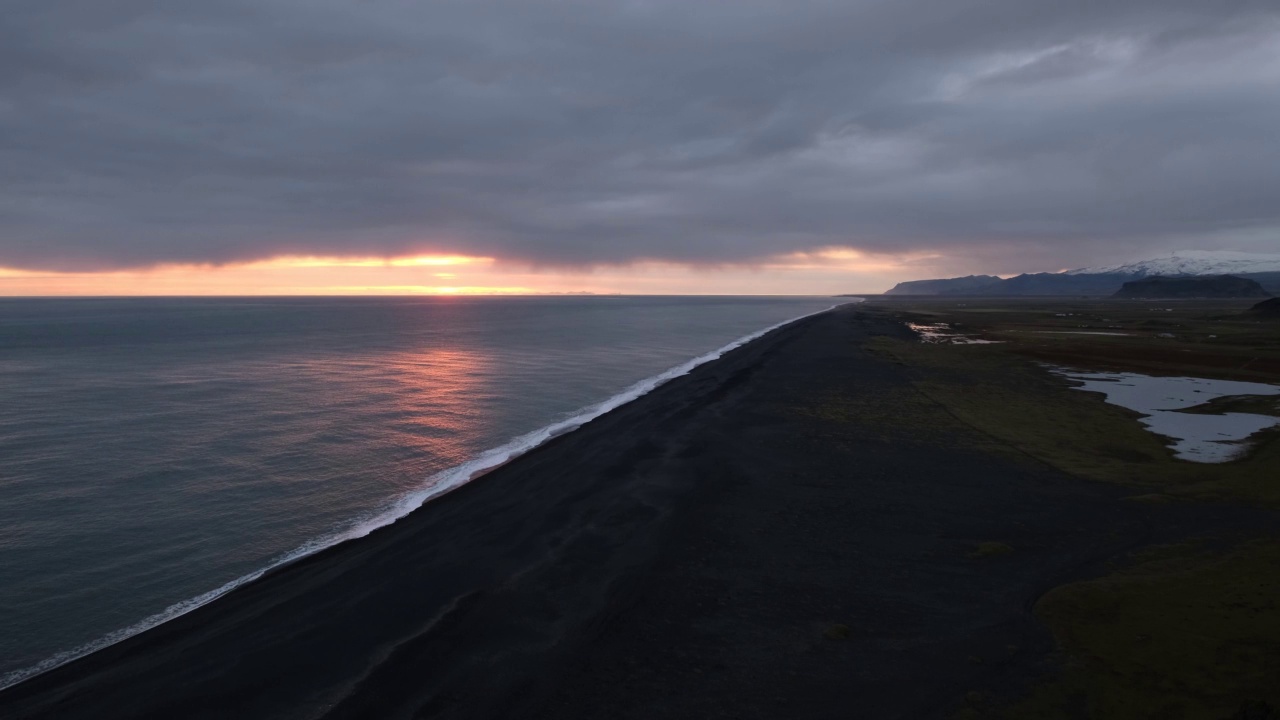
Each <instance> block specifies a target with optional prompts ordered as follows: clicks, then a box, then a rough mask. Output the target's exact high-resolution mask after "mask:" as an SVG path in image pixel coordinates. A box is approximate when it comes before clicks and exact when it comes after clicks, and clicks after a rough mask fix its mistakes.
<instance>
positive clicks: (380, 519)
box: [0, 300, 859, 690]
mask: <svg viewBox="0 0 1280 720" xmlns="http://www.w3.org/2000/svg"><path fill="white" fill-rule="evenodd" d="M858 301H859V300H853V302H858ZM836 307H839V304H837V305H832V306H831V307H828V308H825V309H823V310H818V311H816V312H812V313H807V314H805V315H801V316H799V317H794V318H791V319H790V320H784V321H783V322H780V323H777V324H776V325H771V326H769V327H767V328H765V329H763V330H759V331H756V332H754V333H751V334H750V335H745V336H743V337H741V338H738V339H737V340H734V341H733V342H731V343H729V344H727V345H725V346H723V347H721V348H719V349H717V350H712V351H711V352H709V353H706V354H703V355H699V356H698V357H695V358H693V359H692V360H688V361H686V362H684V363H681V364H680V365H677V366H675V367H673V368H671V369H669V370H667V371H665V372H662V373H659V374H657V375H654V376H652V377H649V378H646V379H644V380H641V381H640V382H637V383H635V384H634V385H631V386H630V387H628V388H626V389H625V390H623V391H622V392H620V393H618V394H616V395H614V396H612V397H610V398H608V399H606V400H603V401H601V402H599V403H596V404H594V405H588V406H586V407H584V408H582V409H580V410H578V411H576V412H575V413H573V414H572V415H571V416H569V417H567V418H565V419H563V420H560V421H558V422H555V423H552V424H550V425H546V426H544V427H542V428H539V429H537V430H534V431H533V432H530V433H526V434H524V435H521V436H519V437H516V438H514V439H512V440H509V441H508V442H506V443H504V444H502V445H500V446H498V447H495V448H492V449H489V450H486V451H484V452H482V453H480V454H479V455H478V456H476V457H474V458H472V459H471V460H468V461H467V462H465V463H462V464H460V465H455V466H453V467H451V468H448V469H446V470H442V471H440V472H438V473H435V474H433V475H431V476H430V477H428V478H427V479H426V481H425V482H424V483H423V485H422V487H421V488H419V489H417V490H415V491H412V492H410V493H407V494H405V495H402V496H401V497H400V498H398V499H397V500H395V501H394V502H393V503H391V504H389V505H388V506H386V507H384V508H383V509H382V510H380V511H378V512H376V513H375V514H373V515H371V516H369V517H367V518H363V519H359V520H356V521H354V522H352V523H351V525H349V526H348V527H347V528H345V529H343V530H341V531H339V532H336V533H332V534H329V535H325V536H322V537H319V538H316V539H314V540H311V541H308V542H306V543H304V544H303V545H301V546H299V547H297V548H295V549H294V550H291V551H289V552H286V553H284V554H282V555H280V556H278V557H276V558H275V559H274V560H272V561H271V562H269V563H268V564H267V565H265V566H264V567H262V568H260V569H258V570H254V571H253V572H251V573H248V574H246V575H242V576H240V577H238V578H236V579H235V580H232V581H230V582H228V583H226V584H224V585H222V586H220V587H218V588H215V589H213V590H210V591H208V592H205V593H202V594H200V595H197V596H195V597H192V598H188V599H186V600H183V601H181V602H178V603H175V604H173V605H170V606H169V607H167V608H165V609H164V610H163V611H161V612H158V613H156V614H154V615H151V616H149V617H147V618H145V619H143V620H140V621H138V622H136V623H134V624H132V625H130V626H128V627H125V628H122V629H120V630H116V631H114V632H111V633H108V634H107V635H104V636H103V637H101V638H98V639H97V640H94V641H92V642H89V643H86V644H84V645H81V646H79V647H77V648H74V649H72V650H67V651H64V652H60V653H57V654H56V655H53V656H52V657H49V658H47V659H45V660H43V661H41V662H39V663H37V664H35V665H32V666H30V667H27V668H23V669H20V670H14V671H11V672H9V673H6V674H5V675H3V676H0V690H3V689H5V688H9V687H12V686H14V685H17V684H18V683H21V682H24V681H26V680H30V679H31V678H33V677H36V676H37V675H41V674H43V673H46V672H48V671H50V670H53V669H54V668H57V667H60V666H62V665H66V664H67V663H69V662H72V661H74V660H78V659H80V658H82V657H85V656H86V655H90V654H92V653H95V652H97V651H99V650H103V649H105V648H108V647H110V646H112V645H115V644H116V643H119V642H122V641H124V640H127V639H129V638H131V637H133V636H135V635H139V634H141V633H144V632H146V631H147V630H150V629H152V628H154V627H157V626H159V625H162V624H164V623H166V622H168V621H170V620H173V619H175V618H178V617H181V616H183V615H186V614H187V613H189V612H191V611H193V610H196V609H197V608H200V607H202V606H204V605H207V604H209V603H210V602H213V601H214V600H216V599H218V598H220V597H222V596H223V595H226V594H227V593H229V592H231V591H232V590H235V589H236V588H238V587H241V586H243V585H246V584H248V583H251V582H253V581H255V580H257V579H259V578H261V577H263V576H264V575H266V574H267V573H269V572H271V571H273V570H278V569H280V568H282V567H284V566H285V565H288V564H290V563H293V562H296V561H298V560H301V559H302V558H305V557H308V556H310V555H314V554H316V553H318V552H320V551H322V550H326V549H328V548H331V547H334V546H335V545H339V544H341V543H344V542H347V541H348V540H355V539H357V538H362V537H364V536H366V535H368V534H369V533H371V532H373V531H374V530H377V529H378V528H381V527H386V526H387V525H391V524H392V523H394V522H396V521H397V520H400V519H401V518H403V517H405V516H406V515H408V514H409V513H411V512H413V511H414V510H417V509H418V508H420V507H422V506H423V505H424V504H425V503H427V502H428V501H430V500H432V499H434V498H437V497H439V496H441V495H444V494H445V493H448V492H450V491H451V490H455V489H457V488H459V487H461V486H463V485H465V484H467V483H468V482H470V481H471V480H474V479H475V478H477V477H480V476H481V475H484V474H485V473H486V472H488V471H490V470H493V469H495V468H497V467H499V466H501V465H504V464H506V463H508V462H510V461H512V460H514V459H515V458H517V457H519V456H521V455H524V454H525V453H527V452H529V451H530V450H534V449H535V448H537V447H539V446H541V445H543V444H545V443H546V442H548V441H550V440H552V439H554V438H556V437H559V436H561V435H564V434H565V433H569V432H572V431H574V430H576V429H578V428H579V427H581V426H583V425H585V424H586V423H588V422H591V421H592V420H594V419H596V418H598V417H600V416H601V415H604V414H605V413H607V412H609V411H610V410H614V409H616V408H618V407H621V406H622V405H625V404H627V403H629V402H631V401H633V400H636V399H637V398H640V397H643V396H644V395H647V394H648V393H650V392H652V391H653V390H654V389H656V388H657V387H659V386H661V385H663V384H665V383H667V382H669V381H671V380H673V379H675V378H677V377H680V376H682V375H686V374H688V373H689V372H690V371H691V370H693V369H694V368H696V367H698V366H699V365H703V364H705V363H708V362H710V361H712V360H715V359H717V358H719V357H721V356H722V355H724V354H725V353H727V352H729V351H731V350H735V349H737V348H739V347H741V346H743V345H745V344H747V343H749V342H751V341H752V340H756V339H758V338H760V337H763V336H764V335H766V334H768V333H770V332H773V331H774V330H777V329H778V328H781V327H784V326H786V325H790V324H791V323H794V322H796V321H799V320H803V319H804V318H807V317H812V316H814V315H818V314H821V313H824V312H827V311H829V310H832V309H834V308H836Z"/></svg>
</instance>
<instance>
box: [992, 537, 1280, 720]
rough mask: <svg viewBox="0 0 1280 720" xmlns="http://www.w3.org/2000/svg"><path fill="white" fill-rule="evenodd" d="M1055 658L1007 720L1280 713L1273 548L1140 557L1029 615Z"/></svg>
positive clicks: (1279, 601)
mask: <svg viewBox="0 0 1280 720" xmlns="http://www.w3.org/2000/svg"><path fill="white" fill-rule="evenodd" d="M1035 611H1036V614H1037V615H1038V616H1039V617H1040V618H1041V619H1042V620H1043V621H1044V622H1045V623H1046V624H1047V625H1048V626H1049V627H1050V629H1051V630H1052V631H1053V633H1054V637H1055V639H1056V640H1057V642H1058V645H1059V647H1060V648H1061V650H1062V653H1063V655H1064V663H1063V669H1062V671H1061V674H1060V676H1059V677H1057V678H1056V679H1054V680H1053V681H1051V682H1048V683H1045V684H1043V685H1041V686H1039V687H1038V688H1036V690H1035V691H1034V692H1033V693H1032V695H1031V697H1030V698H1029V699H1027V700H1025V701H1023V702H1021V703H1020V704H1018V705H1016V706H1014V707H1012V708H1008V709H1007V712H1006V715H1007V716H1008V717H1012V718H1067V717H1073V716H1075V715H1073V714H1071V713H1069V712H1068V709H1069V708H1075V709H1076V710H1078V711H1082V712H1077V713H1076V715H1079V716H1082V717H1089V718H1096V719H1098V720H1106V719H1108V718H1117V719H1120V718H1138V717H1141V718H1171V719H1172V718H1181V719H1185V720H1197V719H1203V720H1225V719H1226V718H1228V717H1230V716H1231V715H1232V714H1234V713H1235V712H1237V711H1238V710H1239V709H1240V708H1241V707H1242V706H1244V705H1246V704H1248V703H1258V702H1268V703H1271V704H1272V705H1273V706H1275V705H1277V704H1280V682H1277V678H1280V543H1277V542H1275V541H1255V542H1251V543H1246V544H1244V545H1242V546H1240V547H1238V548H1236V549H1235V550H1233V551H1231V552H1229V553H1226V554H1217V555H1215V554H1212V553H1208V552H1203V551H1200V550H1197V549H1196V548H1195V547H1193V546H1187V545H1182V546H1172V547H1165V548H1159V549H1157V550H1156V551H1153V552H1148V553H1147V554H1146V555H1145V556H1143V557H1140V558H1138V559H1137V560H1136V562H1135V564H1133V565H1132V566H1131V567H1129V568H1128V569H1126V570H1124V571H1121V572H1117V573H1115V574H1112V575H1109V576H1106V577H1103V578H1100V579H1097V580H1089V581H1086V582H1078V583H1073V584H1070V585H1065V586H1062V587H1059V588H1057V589H1055V590H1053V591H1052V592H1050V593H1048V594H1046V595H1045V596H1044V597H1043V598H1041V600H1040V601H1039V602H1038V603H1037V604H1036V608H1035Z"/></svg>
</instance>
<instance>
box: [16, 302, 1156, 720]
mask: <svg viewBox="0 0 1280 720" xmlns="http://www.w3.org/2000/svg"><path fill="white" fill-rule="evenodd" d="M903 332H905V331H904V330H903V329H902V328H901V327H900V326H898V325H896V324H895V323H892V322H891V321H889V320H887V319H884V318H881V317H877V316H875V315H872V314H868V313H865V312H859V311H858V310H857V309H856V308H854V307H850V306H846V307H844V308H841V309H838V310H835V311H829V312H827V313H823V314H820V315H817V316H812V317H809V318H806V319H803V320H800V321H797V322H795V323H792V324H790V325H787V326H785V327H783V328H780V329H778V330H775V331H773V332H771V333H769V334H767V335H766V336H764V337H762V338H760V339H757V340H755V341H753V342H751V343H748V344H747V345H745V346H743V347H740V348H738V349H735V350H733V351H730V352H729V353H726V354H725V355H724V356H723V357H721V358H720V359H718V360H716V361H713V362H709V363H707V364H704V365H702V366H700V367H698V368H695V369H694V370H693V371H692V372H691V373H689V374H688V375H685V376H682V377H679V378H675V379H673V380H671V381H669V382H668V383H666V384H664V385H662V386H660V387H659V388H657V389H655V390H654V391H652V392H651V393H649V394H648V395H645V396H643V397H641V398H639V399H637V400H635V401H633V402H631V403H628V404H626V405H624V406H622V407H620V408H617V409H615V410H613V411H611V412H609V413H607V414H606V415H604V416H601V417H600V418H597V419H596V420H593V421H591V422H589V423H587V424H585V425H583V426H582V427H581V428H579V429H578V430H577V431H575V432H573V433H568V434H565V435H562V436H559V437H557V438H555V439H553V440H551V441H549V442H547V443H546V444H544V445H543V446H541V447H540V448H537V449H536V450H533V451H530V452H529V453H527V454H526V455H523V456H521V457H519V458H517V459H516V460H514V461H512V462H510V463H508V464H506V465H504V466H502V467H500V468H497V469H495V470H493V471H492V472H490V473H488V474H487V475H486V476H485V477H484V478H482V479H480V480H479V481H477V482H474V483H471V484H468V485H466V486H463V487H461V488H459V489H457V490H454V491H453V492H451V493H449V494H447V495H445V496H443V497H441V498H438V499H436V500H433V501H432V502H431V503H429V504H428V505H427V506H424V508H422V509H420V510H418V511H416V512H414V513H411V514H410V515H409V516H406V517H405V518H403V519H401V520H400V521H398V522H397V523H395V524H393V525H390V526H387V527H384V528H381V529H379V530H376V531H374V532H373V533H371V534H370V535H369V536H367V537H365V538H361V539H358V540H353V541H349V542H346V543H343V544H341V545H338V546H335V547H333V548H330V549H328V550H325V551H322V552H320V553H317V554H316V555H312V556H309V557H307V558H303V559H301V560H299V561H297V562H295V563H293V564H290V565H287V566H285V567H282V568H280V569H278V570H276V571H273V572H271V573H269V574H268V575H266V576H265V577H263V578H261V579H259V580H256V581H254V582H252V583H249V584H247V585H245V586H242V587H240V588H237V589H236V590H235V591H233V592H231V593H229V594H228V595H226V596H224V597H222V598H219V599H217V600H215V601H213V602H212V603H210V604H209V605H206V606H204V607H201V608H198V609H196V610H194V611H192V612H190V613H188V614H187V615H184V616H181V617H179V618H176V619H174V620H172V621H169V622H167V623H164V624H162V625H160V626H158V627H156V628H153V629H151V630H148V631H146V632H144V633H142V634H140V635H137V636H135V637H133V638H129V639H127V640H125V641H122V642H121V643H118V644H116V645H113V646H110V647H108V648H105V649H103V650H100V651H98V652H95V653H93V654H91V655H88V656H86V657H83V658H81V659H78V660H75V661H72V662H71V663H68V664H66V665H63V666H61V667H59V668H55V669H54V670H51V671H49V672H47V673H45V674H42V675H39V676H37V677H35V678H32V679H30V680H27V681H25V682H23V683H21V684H19V685H17V686H14V687H12V688H9V689H8V690H5V691H3V692H0V715H3V716H4V717H12V718H44V717H57V718H80V717H84V718H103V719H109V718H206V717H207V718H224V717H237V718H267V717H270V718H318V717H326V718H347V717H350V718H370V717H376V718H398V717H404V718H411V717H412V718H427V717H454V718H498V717H504V718H505V717H548V718H567V717H583V718H587V717H636V718H647V717H653V716H658V715H661V716H668V717H708V716H713V717H714V716H720V715H723V716H731V717H776V716H780V715H784V716H794V717H836V716H840V717H843V716H848V715H849V714H850V713H854V714H856V715H863V716H869V717H929V716H934V715H944V714H949V712H950V711H952V710H954V709H955V702H956V698H957V697H960V698H962V697H963V696H964V694H965V692H966V691H969V690H972V689H974V688H983V689H987V688H993V689H1000V688H1008V687H1013V686H1018V685H1021V684H1024V683H1025V682H1026V681H1028V680H1029V679H1030V678H1031V677H1032V676H1034V674H1035V672H1036V668H1035V666H1034V661H1035V660H1036V659H1037V658H1040V657H1042V656H1043V655H1044V653H1045V652H1046V651H1047V650H1048V649H1049V641H1048V637H1047V634H1046V633H1045V632H1044V631H1043V630H1042V629H1041V628H1040V627H1039V626H1038V624H1037V623H1036V622H1035V621H1034V618H1033V617H1032V616H1031V613H1030V606H1031V604H1032V603H1033V602H1034V601H1035V599H1036V598H1037V597H1039V595H1040V594H1041V593H1043V592H1044V591H1045V590H1046V589H1048V588H1050V587H1052V586H1053V585H1056V584H1059V583H1061V582H1063V581H1064V580H1066V579H1071V578H1073V577H1077V576H1079V575H1080V574H1082V573H1085V572H1087V571H1088V570H1089V569H1091V568H1094V567H1096V566H1097V564H1098V563H1099V562H1101V561H1102V560H1105V559H1106V558H1108V557H1111V556H1113V555H1115V554H1116V553H1117V552H1120V551H1122V550H1124V549H1126V548H1129V547H1132V546H1134V545H1135V544H1137V543H1140V542H1146V541H1149V540H1150V539H1152V538H1153V537H1157V536H1162V535H1165V534H1167V533H1172V534H1173V535H1177V534H1178V528H1179V527H1180V525H1181V523H1180V521H1179V514H1180V513H1179V512H1178V511H1176V510H1175V511H1161V522H1160V523H1158V524H1159V525H1160V527H1154V526H1153V523H1152V519H1151V517H1150V515H1151V512H1152V511H1151V510H1150V509H1146V508H1142V507H1138V506H1135V505H1134V504H1124V503H1116V502H1114V500H1115V498H1117V497H1118V496H1119V494H1120V493H1121V491H1120V490H1119V489H1117V488H1112V487H1107V486H1100V485H1094V484H1089V483H1084V482H1081V481H1076V480H1073V479H1071V478H1068V477H1065V476H1063V475H1061V474H1060V473H1057V472H1055V471H1052V470H1050V469H1048V468H1044V467H1041V466H1033V465H1031V464H1028V463H1026V462H1015V461H1013V460H1010V459H1008V458H1005V457H997V456H995V455H993V454H991V453H989V452H986V453H984V452H982V451H979V450H975V449H972V447H971V445H972V443H971V442H970V441H971V440H972V438H970V437H969V436H968V435H966V432H967V431H966V430H965V429H963V428H950V427H946V428H944V429H943V430H942V431H940V434H939V433H938V432H934V431H933V430H931V429H930V431H929V432H924V433H921V432H916V431H915V430H913V429H912V428H910V427H903V426H901V424H899V423H894V422H877V421H876V420H875V418H876V417H877V416H876V415H875V413H888V415H886V417H892V416H893V415H894V413H895V412H896V411H895V408H896V407H898V404H900V402H901V399H900V396H901V397H908V396H909V395H910V390H909V388H908V383H907V381H906V380H905V378H904V377H903V373H902V371H901V369H899V368H896V367H895V366H894V365H893V364H892V363H891V362H890V361H888V360H885V359H883V358H880V357H877V356H875V355H873V354H871V353H868V352H867V351H866V350H865V348H864V347H863V346H862V343H863V341H865V340H866V339H867V338H869V337H872V336H874V335H876V334H901V333H903ZM828 395H832V396H841V397H844V396H858V397H863V396H865V397H866V398H867V400H866V401H865V412H864V414H863V415H860V416H859V417H855V418H848V417H837V418H833V417H828V416H826V415H824V411H823V410H822V408H823V407H824V406H823V405H822V403H823V398H824V397H826V396H828ZM938 412H940V411H938ZM926 415H927V412H926ZM924 429H928V428H924ZM987 540H1000V541H1002V542H1009V543H1011V544H1012V545H1014V546H1015V547H1017V548H1018V552H1016V553H1015V554H1013V555H1011V556H1009V557H1004V558H997V559H992V560H991V561H975V560H974V559H972V558H969V557H968V553H969V552H970V551H971V550H972V548H973V546H974V545H975V544H977V543H980V542H983V541H987ZM833 628H835V629H834V630H833ZM839 628H847V634H848V637H847V638H845V637H843V635H844V634H845V632H846V631H844V630H840V629H839Z"/></svg>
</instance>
